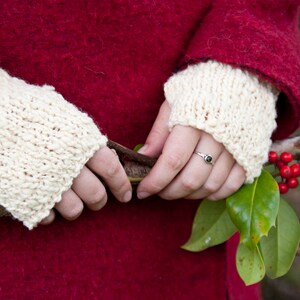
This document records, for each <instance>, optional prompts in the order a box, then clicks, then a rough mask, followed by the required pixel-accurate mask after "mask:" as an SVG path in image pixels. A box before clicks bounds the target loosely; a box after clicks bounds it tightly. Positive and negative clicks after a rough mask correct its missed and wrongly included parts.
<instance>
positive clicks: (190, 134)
mask: <svg viewBox="0 0 300 300" xmlns="http://www.w3.org/2000/svg"><path fill="white" fill-rule="evenodd" d="M200 135H201V131H200V130H198V129H195V128H192V127H189V126H180V125H177V126H175V127H174V128H173V130H172V132H171V133H170V135H169V137H168V139H167V141H166V143H165V146H164V148H163V152H162V154H161V156H160V157H159V159H158V160H157V162H156V164H155V165H154V167H153V168H152V170H151V171H150V173H149V174H148V175H147V176H146V177H145V178H144V179H143V180H142V182H141V183H140V184H139V186H138V189H137V193H138V198H140V199H142V198H146V197H148V196H149V195H152V194H157V193H159V192H160V191H162V190H163V189H164V188H165V187H166V186H167V185H168V184H169V183H170V182H171V181H172V180H173V179H174V177H175V176H176V175H177V174H178V173H179V172H180V171H181V169H182V168H183V167H184V166H185V164H186V163H187V162H188V160H189V159H190V157H191V155H192V153H193V151H194V149H195V147H196V145H197V143H198V141H199V138H200Z"/></svg>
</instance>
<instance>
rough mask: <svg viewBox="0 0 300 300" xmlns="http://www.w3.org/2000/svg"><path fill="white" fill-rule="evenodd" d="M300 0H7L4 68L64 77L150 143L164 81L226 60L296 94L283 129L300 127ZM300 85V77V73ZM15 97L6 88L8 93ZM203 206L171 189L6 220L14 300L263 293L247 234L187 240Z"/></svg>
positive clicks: (101, 116) (3, 275)
mask: <svg viewBox="0 0 300 300" xmlns="http://www.w3.org/2000/svg"><path fill="white" fill-rule="evenodd" d="M298 6H299V1H291V0H290V1H288V0H287V1H281V2H280V3H278V1H276V0H273V1H271V0H261V1H258V0H256V1H255V0H251V1H250V0H249V1H243V0H239V1H234V0H232V1H229V0H228V1H221V0H216V1H211V0H202V1H199V0H186V1H182V0H165V1H148V0H103V1H97V0H94V1H92V0H88V1H85V0H78V1H73V0H45V1H30V0H7V1H0V64H1V67H2V68H4V69H6V70H7V71H9V72H10V74H11V75H13V76H17V77H21V78H23V79H25V80H27V81H28V82H30V83H35V84H45V83H47V84H50V85H53V86H55V88H56V89H57V90H58V91H59V92H60V93H62V94H63V95H64V97H65V98H66V99H68V101H70V102H72V103H74V104H75V105H77V106H78V107H79V108H81V109H83V110H84V111H86V112H88V113H89V114H90V115H91V116H92V117H93V118H94V120H95V122H97V123H98V124H99V126H100V127H101V128H102V130H103V132H104V133H106V134H107V135H108V136H109V138H111V139H113V140H115V141H117V142H119V143H122V144H124V145H126V146H129V147H133V146H134V145H136V144H138V143H142V142H143V141H144V140H145V138H146V136H147V134H148V132H149V130H150V128H151V125H152V123H153V121H154V119H155V117H156V114H157V112H158V108H159V106H160V104H161V103H162V101H163V100H164V96H163V88H162V86H163V83H164V82H165V81H166V80H167V78H168V77H169V76H170V75H171V74H172V72H173V71H174V70H175V69H176V68H178V67H179V66H181V65H186V64H188V63H195V62H197V61H204V60H207V59H216V60H219V61H222V62H225V63H229V64H232V65H234V66H238V67H243V68H246V69H248V70H249V71H253V72H255V73H257V74H259V75H260V76H262V77H263V78H265V79H267V80H269V81H270V82H272V83H273V84H275V85H276V86H278V87H279V88H280V89H281V90H282V91H283V92H284V93H283V94H282V96H281V100H280V102H279V106H280V107H281V110H280V113H279V119H280V122H279V124H280V127H279V129H278V131H277V133H278V135H277V136H280V137H283V136H286V135H288V134H289V133H291V132H292V131H293V130H294V129H295V128H296V127H297V126H298V125H299V111H300V109H299V103H300V88H299V87H300V86H299V78H300V61H299V57H300V55H299V54H300V53H299V37H298V35H297V31H296V26H297V11H298ZM297 80H298V82H297ZM0 92H1V91H0ZM197 205H198V203H197V202H191V201H184V200H179V201H173V202H167V201H163V200H161V199H158V198H157V197H152V198H150V199H147V200H143V201H139V200H137V199H133V200H132V202H131V203H129V204H120V203H118V202H117V201H116V200H114V199H113V198H112V197H110V199H109V202H108V204H107V206H106V207H105V208H104V209H102V210H101V211H99V212H90V211H85V212H84V213H83V215H82V216H81V217H80V218H79V219H78V220H76V221H74V222H68V221H65V220H62V219H60V218H58V219H57V220H56V221H55V223H54V224H53V225H51V226H47V227H38V228H37V229H35V230H33V231H28V230H27V229H25V228H24V227H23V226H22V225H21V224H19V223H18V222H16V221H13V220H10V219H8V218H5V219H4V218H2V219H1V220H0V226H1V227H0V228H1V230H0V239H1V243H0V265H1V268H0V298H1V299H105V300H107V299H108V300H110V299H122V300H123V299H125V300H127V299H128V300H129V299H130V300H135V299H149V300H150V299H151V300H152V299H175V300H177V299H189V300H192V299H205V300H206V299H209V300H222V299H224V300H225V299H232V300H233V299H234V300H239V299H245V300H248V299H249V300H250V299H251V300H253V299H257V298H258V289H257V286H251V287H247V288H246V287H245V286H244V285H243V284H242V282H241V281H240V279H239V278H238V277H237V274H236V271H235V269H234V249H235V244H236V240H233V241H232V243H233V244H232V245H233V246H232V245H231V243H229V244H228V245H227V248H228V249H227V250H226V247H225V245H221V246H218V247H214V248H212V249H209V250H207V251H204V252H202V253H188V252H186V251H184V250H182V249H180V245H181V244H183V243H184V242H185V241H186V239H187V238H188V236H189V233H190V229H191V224H192V220H193V216H194V213H195V210H196V207H197Z"/></svg>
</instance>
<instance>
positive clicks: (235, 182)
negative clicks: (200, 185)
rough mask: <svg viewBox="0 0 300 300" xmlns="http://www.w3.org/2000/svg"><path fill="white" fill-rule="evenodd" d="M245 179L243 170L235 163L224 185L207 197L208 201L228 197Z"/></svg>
mask: <svg viewBox="0 0 300 300" xmlns="http://www.w3.org/2000/svg"><path fill="white" fill-rule="evenodd" d="M245 179H246V175H245V171H244V169H243V168H242V167H241V166H240V165H239V164H238V163H235V164H234V166H233V168H232V170H231V172H230V174H229V176H228V177H227V179H226V181H225V182H224V184H223V185H222V186H221V188H220V189H219V190H218V191H216V192H215V193H213V194H211V195H209V196H208V199H210V200H220V199H225V198H227V197H229V196H230V195H232V194H233V193H235V192H236V191H237V190H238V189H239V188H240V187H241V186H242V185H243V184H244V182H245Z"/></svg>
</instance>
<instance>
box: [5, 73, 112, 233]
mask: <svg viewBox="0 0 300 300" xmlns="http://www.w3.org/2000/svg"><path fill="white" fill-rule="evenodd" d="M106 142H107V138H106V137H105V136H103V135H102V134H101V133H100V131H99V129H98V128H97V127H96V125H95V124H94V123H93V121H92V119H91V118H89V117H88V116H87V115H86V114H85V113H82V112H80V111H79V110H78V109H77V108H76V107H75V106H74V105H72V104H70V103H68V102H67V101H65V100H64V98H63V97H62V96H61V95H60V94H58V93H57V92H55V90H54V88H53V87H51V86H43V87H40V86H35V85H30V84H27V83H26V82H25V81H23V80H20V79H17V78H14V77H11V76H9V75H8V74H7V73H6V72H5V71H3V70H1V69H0V145H1V146H0V176H1V179H0V205H1V206H3V207H5V209H6V210H8V211H9V212H10V213H11V214H12V215H13V217H15V218H17V219H18V220H20V221H22V222H23V223H24V225H26V226H27V227H28V228H29V229H31V228H33V227H34V226H36V224H37V223H38V222H40V221H41V220H42V219H43V218H45V217H46V216H48V214H49V211H50V209H51V208H52V207H53V206H54V205H55V203H57V202H58V201H60V199H61V195H62V193H63V192H64V191H66V190H68V189H69V188H70V187H71V185H72V181H73V179H74V178H75V177H76V176H77V175H78V174H79V173H80V170H81V168H82V167H83V166H84V164H85V163H86V162H87V161H88V159H89V158H91V157H92V156H93V154H94V153H95V152H96V151H97V150H98V149H100V148H101V147H103V146H105V145H106Z"/></svg>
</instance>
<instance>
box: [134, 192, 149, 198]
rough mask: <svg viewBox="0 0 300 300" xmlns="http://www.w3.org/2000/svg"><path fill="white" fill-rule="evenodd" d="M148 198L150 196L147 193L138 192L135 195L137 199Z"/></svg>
mask: <svg viewBox="0 0 300 300" xmlns="http://www.w3.org/2000/svg"><path fill="white" fill-rule="evenodd" d="M149 196H150V194H149V193H147V192H139V193H137V197H138V198H139V199H144V198H147V197H149Z"/></svg>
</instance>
